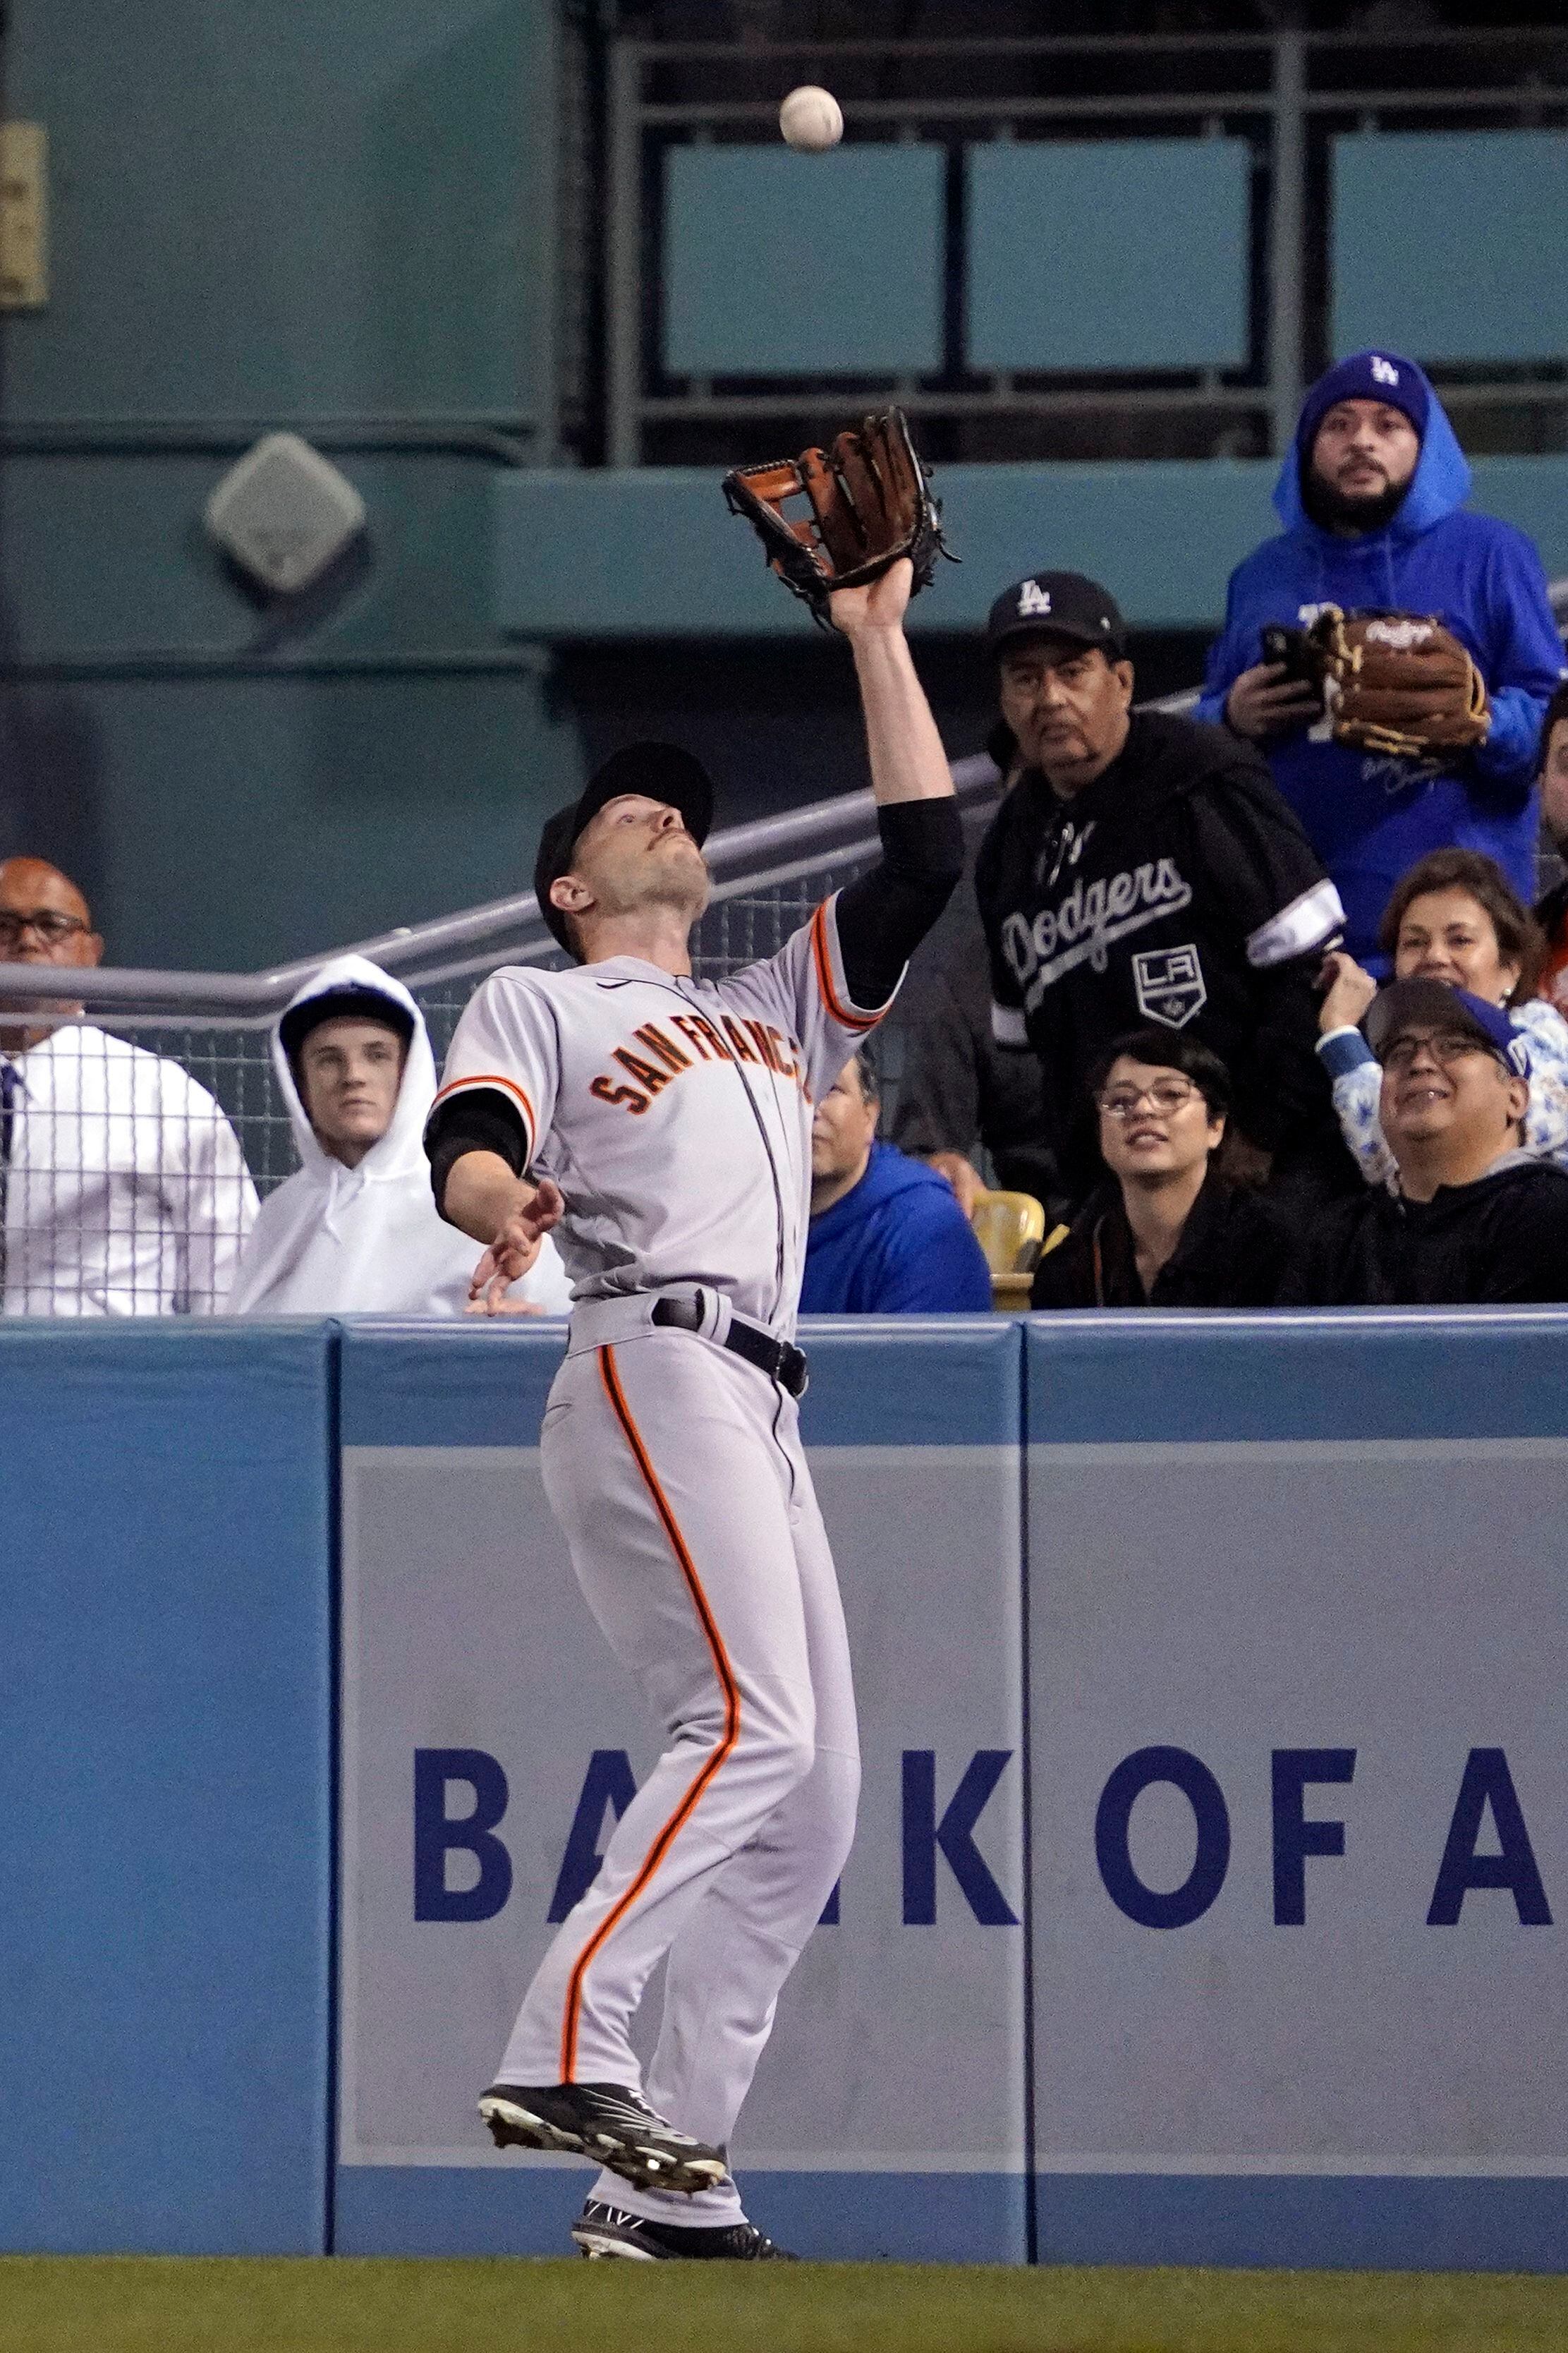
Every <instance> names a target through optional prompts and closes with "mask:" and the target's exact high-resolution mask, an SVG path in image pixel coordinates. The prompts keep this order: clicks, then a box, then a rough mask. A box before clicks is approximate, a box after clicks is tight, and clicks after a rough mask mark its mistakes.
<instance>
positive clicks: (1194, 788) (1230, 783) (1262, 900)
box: [975, 572, 1342, 1201]
mask: <svg viewBox="0 0 1568 2353" xmlns="http://www.w3.org/2000/svg"><path fill="white" fill-rule="evenodd" d="M988 639H989V644H990V647H991V650H992V652H993V654H994V657H995V658H996V659H997V662H998V665H999V668H1000V672H1001V700H1002V715H1003V718H1004V719H1005V721H1006V723H1007V724H1008V725H1009V727H1011V729H1012V730H1013V733H1014V734H1015V735H1016V737H1017V739H1018V743H1019V745H1020V747H1021V749H1022V751H1023V753H1024V754H1025V756H1026V759H1027V760H1028V762H1029V763H1030V765H1029V767H1028V769H1027V770H1026V773H1025V774H1024V775H1023V776H1021V777H1020V778H1019V780H1018V783H1017V784H1016V786H1014V788H1013V790H1012V791H1011V792H1010V793H1009V794H1008V796H1007V797H1006V799H1005V801H1004V802H1003V804H1002V807H1001V808H1000V809H999V811H998V812H997V815H996V818H995V822H994V825H993V826H992V828H991V831H990V833H989V835H988V836H987V837H986V839H985V842H984V847H983V848H982V849H981V852H980V856H979V860H978V861H977V864H976V869H975V892H976V895H977V897H978V899H979V902H980V911H981V915H982V918H983V920H984V925H985V933H986V939H987V942H988V944H989V948H990V961H991V982H992V997H993V1004H992V1026H993V1033H994V1036H995V1037H996V1039H998V1041H999V1042H1000V1043H1001V1044H1003V1045H1005V1046H1015V1047H1028V1048H1032V1049H1033V1050H1034V1051H1035V1053H1037V1055H1038V1057H1039V1059H1040V1061H1041V1063H1042V1065H1043V1066H1044V1084H1045V1092H1046V1100H1047V1111H1048V1116H1049V1122H1050V1127H1051V1132H1052V1134H1053V1137H1054V1140H1055V1142H1056V1145H1057V1150H1058V1157H1059V1161H1060V1166H1061V1175H1062V1182H1063V1190H1064V1191H1065V1192H1066V1193H1067V1194H1068V1196H1069V1198H1072V1199H1073V1200H1074V1201H1081V1200H1082V1199H1083V1198H1084V1197H1085V1195H1086V1194H1087V1193H1088V1192H1089V1189H1090V1187H1092V1186H1093V1184H1094V1183H1095V1182H1096V1180H1097V1178H1098V1176H1099V1175H1100V1164H1099V1155H1098V1152H1097V1150H1096V1139H1095V1130H1094V1124H1093V1118H1092V1112H1091V1110H1090V1107H1089V1103H1088V1098H1087V1093H1086V1090H1085V1082H1086V1079H1087V1076H1088V1073H1089V1069H1090V1067H1091V1065H1092V1064H1093V1063H1094V1062H1095V1060H1096V1059H1097V1058H1098V1057H1099V1056H1100V1054H1101V1053H1102V1052H1103V1051H1104V1050H1106V1048H1108V1047H1109V1046H1110V1044H1111V1043H1112V1042H1113V1041H1114V1040H1115V1039H1117V1038H1119V1037H1121V1036H1122V1035H1123V1034H1125V1032H1127V1031H1128V1030H1131V1029H1139V1028H1142V1027H1143V1026H1145V1025H1146V1024H1147V1023H1149V1022H1155V1023H1158V1024H1159V1025H1161V1026H1162V1027H1163V1028H1165V1029H1173V1030H1190V1032H1191V1034H1192V1035H1193V1036H1194V1038H1198V1039H1201V1040H1202V1041H1203V1043H1204V1044H1205V1046H1207V1047H1208V1048H1209V1049H1210V1050H1211V1051H1213V1052H1214V1053H1215V1054H1217V1055H1218V1056H1219V1058H1220V1060H1222V1061H1223V1062H1224V1063H1225V1064H1226V1067H1227V1069H1228V1070H1229V1071H1230V1072H1231V1073H1232V1077H1233V1081H1234V1083H1235V1088H1236V1097H1235V1107H1234V1114H1233V1138H1232V1157H1233V1165H1234V1166H1236V1168H1237V1174H1238V1176H1241V1177H1243V1178H1244V1179H1246V1180H1247V1181H1251V1182H1254V1183H1260V1182H1264V1181H1267V1180H1268V1177H1269V1176H1270V1173H1271V1172H1273V1171H1274V1167H1275V1163H1276V1161H1278V1163H1279V1169H1278V1172H1277V1173H1278V1174H1279V1176H1281V1177H1284V1176H1289V1177H1290V1178H1291V1180H1292V1181H1293V1182H1294V1181H1296V1180H1298V1179H1299V1178H1300V1176H1301V1175H1302V1173H1303V1172H1304V1171H1307V1170H1309V1169H1312V1170H1316V1169H1317V1168H1318V1167H1320V1166H1321V1168H1323V1169H1330V1168H1331V1167H1332V1166H1334V1165H1335V1162H1336V1161H1337V1158H1338V1155H1339V1154H1340V1151H1341V1147H1340V1146H1339V1143H1338V1136H1337V1133H1336V1131H1335V1129H1334V1125H1333V1116H1332V1107H1331V1102H1330V1097H1329V1091H1328V1087H1327V1083H1326V1082H1325V1080H1324V1078H1323V1075H1322V1072H1321V1069H1320V1068H1319V1067H1318V1063H1317V1059H1316V1056H1315V1053H1314V1046H1315V1043H1316V1039H1317V999H1316V996H1315V993H1314V987H1313V983H1314V979H1315V976H1316V973H1317V970H1318V967H1319V965H1320V964H1321V959H1322V952H1323V949H1324V947H1325V946H1326V945H1327V944H1328V943H1329V942H1330V941H1331V940H1332V939H1333V938H1335V937H1336V935H1337V934H1338V932H1339V930H1340V926H1341V923H1342V909H1341V906H1340V902H1339V894H1338V893H1337V892H1336V891H1335V890H1334V887H1333V884H1332V883H1331V881H1329V879H1328V877H1327V876H1326V874H1325V873H1324V871H1323V869H1322V866H1321V862H1320V860H1319V859H1318V857H1317V855H1316V853H1315V852H1314V851H1313V849H1312V848H1311V846H1310V843H1309V842H1308V840H1307V838H1306V836H1305V835H1304V834H1303V832H1302V831H1301V828H1300V825H1299V823H1298V822H1297V820H1296V819H1295V818H1294V817H1292V815H1291V814H1290V811H1289V809H1288V808H1287V807H1286V806H1285V804H1284V802H1283V801H1282V800H1281V798H1280V797H1279V792H1278V790H1277V789H1276V787H1275V786H1274V784H1273V782H1272V780H1271V778H1270V776H1269V775H1268V769H1267V768H1266V767H1265V766H1264V765H1263V762H1262V761H1261V759H1260V758H1259V757H1258V754H1257V753H1256V752H1254V751H1253V750H1252V748H1251V747H1250V745H1248V744H1243V743H1241V742H1239V741H1238V740H1237V738H1236V737H1235V736H1234V735H1232V734H1230V733H1227V732H1226V730H1225V729H1223V728H1218V727H1210V726H1206V725H1204V724H1201V723H1198V722H1196V721H1194V720H1190V719H1179V718H1175V717H1173V716H1171V715H1170V714H1169V713H1167V712H1155V711H1139V712H1133V711H1132V709H1131V702H1132V665H1131V662H1130V661H1129V660H1128V659H1127V650H1126V631H1125V627H1124V625H1123V622H1122V619H1121V614H1120V613H1119V612H1118V610H1117V608H1116V605H1115V603H1114V601H1113V599H1112V598H1111V597H1110V595H1109V594H1108V593H1107V592H1106V590H1105V589H1103V588H1101V587H1100V586H1098V584H1097V583H1095V582H1094V581H1092V580H1086V579H1085V578H1084V577H1083V576H1082V575H1081V574H1079V573H1073V572H1042V573H1039V574H1037V575H1036V576H1035V577H1034V578H1033V579H1029V580H1023V581H1019V582H1018V583H1017V584H1016V586H1014V587H1012V588H1009V589H1007V590H1006V591H1005V593H1004V594H1003V595H1002V596H999V597H998V598H997V600H996V602H995V604H994V606H993V607H992V608H991V617H990V622H989V625H988ZM1323 1181H1324V1182H1325V1183H1327V1184H1329V1185H1331V1183H1332V1178H1331V1177H1327V1178H1325V1179H1324V1180H1323ZM1320 1189H1321V1188H1320Z"/></svg>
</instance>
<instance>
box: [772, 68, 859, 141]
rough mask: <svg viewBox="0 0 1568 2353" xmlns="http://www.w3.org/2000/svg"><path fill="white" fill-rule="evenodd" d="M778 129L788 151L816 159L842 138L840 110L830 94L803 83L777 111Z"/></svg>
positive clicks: (809, 83) (812, 84)
mask: <svg viewBox="0 0 1568 2353" xmlns="http://www.w3.org/2000/svg"><path fill="white" fill-rule="evenodd" d="M779 129H780V130H781V131H782V132H784V137H785V139H786V140H787V141H788V142H789V143H790V145H791V146H792V147H798V148H800V149H802V150H803V152H804V153H806V154H808V155H820V154H821V153H822V152H823V150H824V149H825V148H827V147H837V144H838V142H839V141H840V140H841V139H842V138H843V136H844V110H843V108H842V107H841V106H840V105H839V103H838V100H837V99H836V98H835V97H834V95H833V92H832V91H831V90H819V89H818V88H817V86H816V83H815V82H814V81H808V82H803V83H802V84H801V86H800V88H799V89H798V90H791V92H790V94H789V96H788V97H787V98H786V99H785V100H784V104H783V105H782V106H781V107H780V109H779Z"/></svg>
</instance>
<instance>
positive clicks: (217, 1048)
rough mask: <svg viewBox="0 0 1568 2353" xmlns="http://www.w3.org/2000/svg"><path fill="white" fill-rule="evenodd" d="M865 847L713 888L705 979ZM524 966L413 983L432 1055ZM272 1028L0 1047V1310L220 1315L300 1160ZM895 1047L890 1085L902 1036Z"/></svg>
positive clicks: (499, 950)
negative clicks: (495, 985)
mask: <svg viewBox="0 0 1568 2353" xmlns="http://www.w3.org/2000/svg"><path fill="white" fill-rule="evenodd" d="M869 854H870V853H869V852H867V853H866V855H864V856H861V857H858V858H857V857H848V858H844V859H842V860H840V862H839V863H837V865H833V866H827V865H823V866H821V867H818V868H816V869H815V870H814V871H808V872H806V873H805V874H802V875H798V876H795V877H794V878H793V879H791V880H788V881H780V882H778V883H774V884H771V885H768V886H765V887H759V888H756V889H754V890H746V891H743V892H740V893H738V894H737V895H736V896H734V897H732V898H727V899H722V900H721V901H720V902H718V903H717V904H716V905H714V906H712V907H710V909H709V911H708V913H707V914H706V915H705V916H704V917H703V919H702V922H701V923H700V926H699V928H698V932H697V934H696V938H695V940H694V943H693V956H692V962H693V967H694V969H695V971H696V972H697V974H698V975H699V976H700V977H702V978H705V979H718V978H720V977H721V976H723V975H724V974H725V973H729V972H733V971H735V970H737V969H738V968H739V967H740V966H741V965H746V964H751V963H752V962H754V961H755V960H756V959H757V958H759V957H762V956H766V955H773V953H774V951H775V950H776V949H778V948H779V947H781V946H782V945H783V944H784V941H785V940H786V939H787V938H788V937H789V935H790V934H791V933H792V932H794V931H795V930H796V929H798V927H799V926H800V925H801V924H802V923H805V921H806V920H807V919H808V918H809V916H810V914H811V913H812V911H813V909H814V908H815V907H816V905H817V903H818V902H819V901H821V900H822V899H823V898H825V897H826V896H827V894H828V893H829V892H832V891H835V890H837V889H838V888H840V887H841V885H842V884H844V883H845V882H847V881H850V880H852V879H853V877H854V876H855V875H856V874H857V873H858V872H860V871H862V870H863V868H864V866H865V864H866V862H867V859H868V856H869ZM322 961H323V962H325V961H326V958H325V957H323V959H322ZM517 962H528V963H531V964H535V965H545V966H558V965H562V964H563V963H564V962H565V958H564V957H563V955H560V954H559V953H557V952H551V953H549V954H543V955H542V954H541V953H540V952H539V951H538V950H537V949H528V950H524V951H522V952H521V953H519V951H518V950H517V949H516V948H515V947H510V948H509V947H508V946H506V945H505V944H502V945H499V946H496V947H494V948H493V949H491V950H490V951H489V953H488V954H486V955H482V956H476V957H474V958H473V959H472V960H471V961H470V962H469V965H468V969H466V970H465V971H463V972H462V973H461V974H460V975H459V976H447V977H440V978H437V979H433V980H428V981H420V980H418V979H411V980H410V981H409V982H408V986H409V987H410V988H411V990H412V993H413V995H414V997H415V999H416V1002H417V1004H418V1006H419V1008H420V1010H421V1012H422V1013H423V1014H424V1016H425V1020H426V1027H427V1029H429V1032H430V1042H431V1045H432V1047H433V1049H434V1050H435V1055H436V1061H437V1068H439V1066H440V1064H441V1062H442V1060H443V1059H444V1057H445V1055H446V1052H447V1047H448V1046H449V1045H450V1043H451V1039H452V1033H453V1031H454V1029H456V1028H457V1026H458V1017H459V1015H460V1014H461V1012H462V1010H463V1008H464V1007H465V1005H467V1003H468V999H469V997H471V996H472V994H473V992H474V990H475V989H476V988H477V987H479V983H480V981H481V980H483V979H484V978H485V976H486V975H487V974H488V973H489V972H491V971H493V970H495V969H496V967H497V966H498V965H503V964H509V963H517ZM272 1034H273V1025H272V1023H271V1022H270V1021H266V1020H261V1019H255V1018H252V1019H247V1020H236V1019H234V1018H232V1017H231V1018H222V1017H217V1016H215V1017H213V1018H199V1017H196V1016H184V1017H182V1018H179V1019H177V1020H171V1019H169V1018H165V1017H163V1016H154V1015H151V1014H145V1015H143V1014H126V1015H121V1014H119V1013H116V1014H112V1015H110V1014H105V1015H104V1016H103V1017H102V1019H101V1022H100V1021H98V1020H95V1019H90V1018H89V1020H87V1021H83V1022H73V1023H70V1024H68V1025H67V1026H66V1027H64V1028H62V1029H58V1030H57V1031H56V1032H55V1033H54V1035H53V1036H52V1037H51V1038H49V1039H47V1041H46V1042H44V1043H42V1044H38V1045H35V1046H34V1047H33V1048H32V1049H30V1050H27V1051H25V1052H23V1051H17V1052H14V1053H12V1054H10V1055H6V1054H5V1051H4V1049H3V1048H0V1210H3V1221H0V1313H4V1314H10V1315H29V1314H30V1315H50V1314H57V1315H102V1314H110V1315H147V1314H153V1315H155V1314H210V1313H213V1312H215V1311H221V1309H222V1307H223V1304H224V1301H225V1297H226V1293H227V1290H228V1287H229V1283H230V1282H231V1281H232V1277H233V1271H234V1264H235V1261H236V1259H237V1255H238V1251H239V1247H240V1244H241V1242H242V1240H243V1239H244V1237H245V1234H246V1233H247V1231H248V1229H249V1227H250V1224H251V1221H252V1219H254V1217H255V1214H256V1205H257V1200H258V1197H264V1196H265V1195H266V1194H268V1193H269V1192H270V1191H271V1190H272V1189H273V1188H274V1187H276V1186H278V1185H280V1184H281V1183H282V1182H283V1180H284V1178H285V1177H286V1176H290V1175H291V1174H292V1173H293V1171H294V1170H295V1169H296V1168H297V1167H298V1166H299V1158H298V1155H297V1154H296V1152H295V1149H294V1135H293V1129H292V1126H291V1124H290V1122H289V1113H288V1109H287V1107H286V1105H285V1103H284V1100H283V1096H282V1092H281V1091H280V1089H279V1084H278V1080H277V1075H276V1073H275V1071H274V1069H273V1064H272ZM890 1059H891V1060H892V1063H893V1071H889V1067H888V1065H889V1057H887V1056H884V1057H883V1074H884V1081H885V1082H886V1081H887V1080H888V1079H889V1077H891V1076H895V1075H896V1067H897V1059H898V1058H897V1053H896V1040H895V1051H894V1053H893V1055H892V1057H891V1058H890ZM8 1073H9V1075H7V1074H8Z"/></svg>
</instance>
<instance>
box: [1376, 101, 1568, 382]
mask: <svg viewBox="0 0 1568 2353" xmlns="http://www.w3.org/2000/svg"><path fill="white" fill-rule="evenodd" d="M1331 269H1332V282H1333V290H1334V299H1333V344H1334V350H1335V352H1336V353H1345V352H1355V351H1362V350H1364V349H1365V348H1366V347H1367V345H1369V344H1374V345H1375V344H1382V343H1389V344H1392V345H1393V347H1394V350H1395V351H1401V352H1408V353H1410V354H1411V356H1412V357H1413V358H1415V359H1421V360H1542V359H1561V357H1562V356H1563V352H1564V350H1568V138H1565V137H1564V135H1563V132H1561V131H1459V132H1429V131H1421V132H1407V133H1404V134H1401V135H1399V136H1397V137H1390V136H1388V135H1386V134H1384V133H1383V132H1366V133H1357V134H1355V135H1352V136H1347V137H1344V138H1342V139H1336V140H1335V141H1334V142H1333V229H1332V247H1331Z"/></svg>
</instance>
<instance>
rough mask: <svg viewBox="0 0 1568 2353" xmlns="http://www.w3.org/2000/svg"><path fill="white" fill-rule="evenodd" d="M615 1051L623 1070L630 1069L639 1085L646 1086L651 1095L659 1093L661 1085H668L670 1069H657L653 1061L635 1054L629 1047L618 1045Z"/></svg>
mask: <svg viewBox="0 0 1568 2353" xmlns="http://www.w3.org/2000/svg"><path fill="white" fill-rule="evenodd" d="M615 1053H616V1061H617V1062H619V1064H620V1066H621V1068H622V1070H623V1071H630V1072H631V1074H632V1076H633V1078H634V1079H636V1080H637V1083H638V1085H639V1086H645V1087H646V1088H647V1091H648V1092H649V1094H650V1095H656V1094H658V1091H659V1089H660V1087H667V1086H668V1084H669V1073H668V1071H660V1070H656V1068H655V1067H654V1065H653V1063H651V1062H645V1061H644V1060H643V1058H642V1056H641V1055H640V1054H634V1053H633V1052H632V1050H631V1049H630V1048H629V1047H627V1046H617V1047H616V1050H615Z"/></svg>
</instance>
